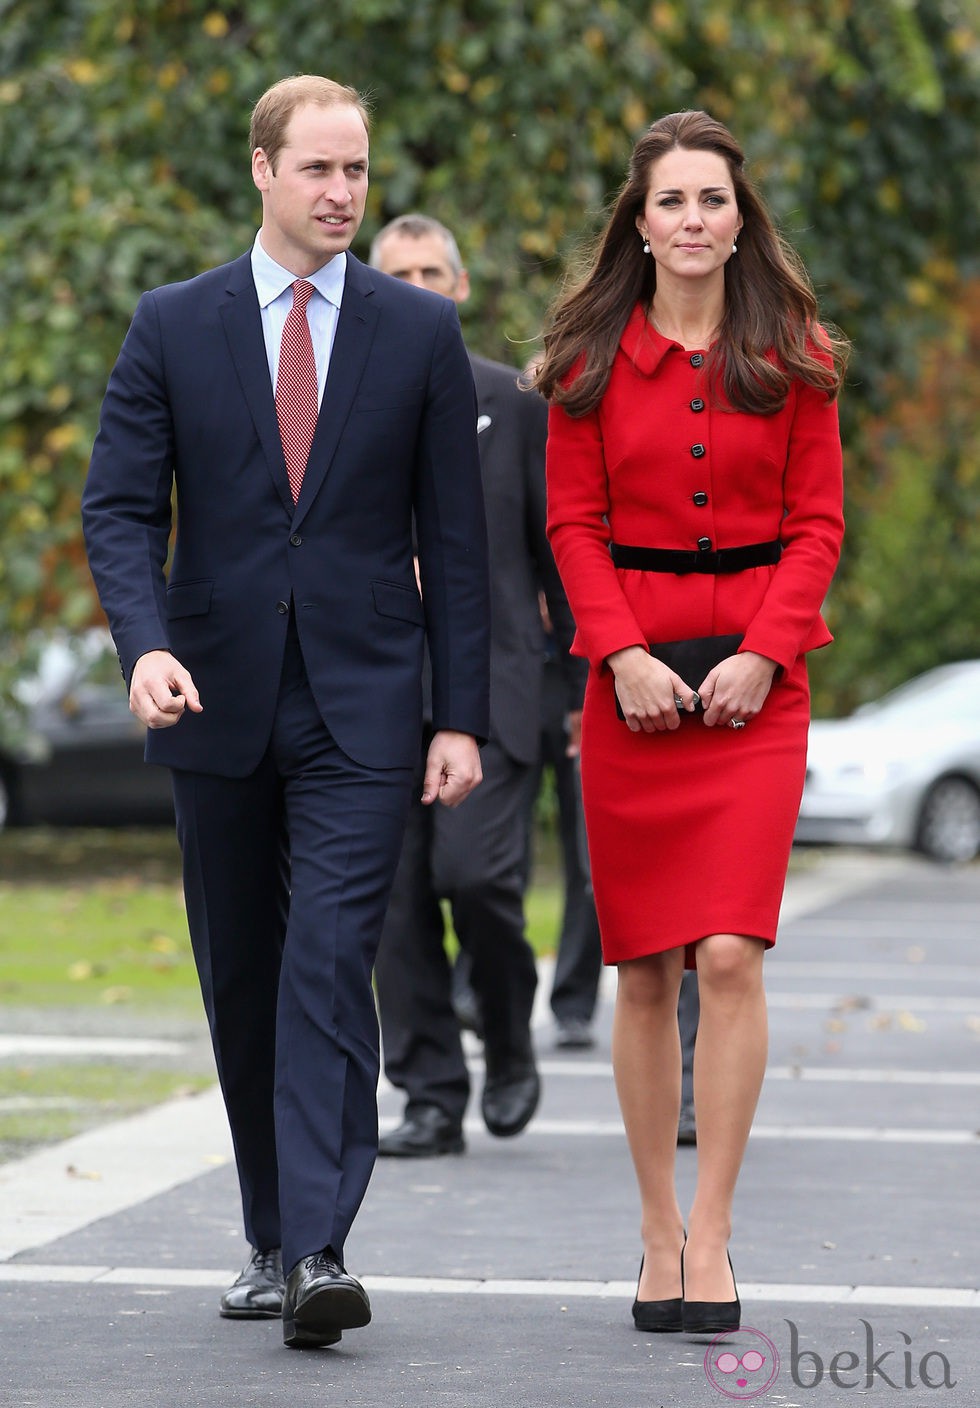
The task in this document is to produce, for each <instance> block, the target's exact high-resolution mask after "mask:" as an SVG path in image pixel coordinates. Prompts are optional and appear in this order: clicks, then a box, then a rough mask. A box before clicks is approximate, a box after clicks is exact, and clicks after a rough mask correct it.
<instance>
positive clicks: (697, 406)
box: [691, 396, 704, 412]
mask: <svg viewBox="0 0 980 1408" xmlns="http://www.w3.org/2000/svg"><path fill="white" fill-rule="evenodd" d="M691 410H692V411H695V412H697V411H703V410H704V402H703V401H702V400H701V397H700V396H695V398H694V400H693V401H692V402H691Z"/></svg>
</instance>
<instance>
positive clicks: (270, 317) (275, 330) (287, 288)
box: [252, 234, 347, 402]
mask: <svg viewBox="0 0 980 1408" xmlns="http://www.w3.org/2000/svg"><path fill="white" fill-rule="evenodd" d="M346 274H347V253H346V251H344V250H342V251H341V252H340V254H335V255H334V257H333V258H332V259H331V260H330V261H329V262H328V263H326V264H324V265H322V266H321V267H320V268H319V269H317V271H316V273H315V274H308V275H306V281H307V283H311V284H312V285H313V287H314V288H315V289H316V293H314V294H313V296H312V297H311V298H310V301H309V303H308V304H307V306H306V321H307V322H308V323H309V325H310V337H311V338H312V339H313V357H314V360H315V361H316V386H317V400H318V402H320V401H322V400H323V388H324V386H325V385H326V381H327V371H328V369H329V367H330V353H331V352H332V351H333V340H334V338H335V337H336V335H337V318H338V317H339V315H340V303H341V299H342V298H343V296H344V278H345V276H346ZM297 277H298V276H297V275H296V274H291V273H290V272H289V270H288V269H284V268H283V267H282V265H281V264H277V263H276V261H275V260H274V259H273V258H271V256H270V255H268V254H266V252H265V250H264V249H263V247H262V240H261V238H260V235H258V234H257V235H256V236H255V243H254V244H253V245H252V278H253V279H254V280H255V292H256V293H257V294H258V298H259V308H260V309H261V310H262V336H263V338H264V339H265V354H266V357H267V358H268V361H269V376H270V378H271V379H272V390H273V393H274V392H275V389H276V375H277V373H278V371H279V348H280V346H281V344H282V330H283V325H284V324H285V322H286V318H287V317H288V315H289V312H290V310H291V308H292V306H293V284H294V283H295V282H296V279H297Z"/></svg>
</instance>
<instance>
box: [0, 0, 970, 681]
mask: <svg viewBox="0 0 980 1408" xmlns="http://www.w3.org/2000/svg"><path fill="white" fill-rule="evenodd" d="M976 18H977V11H976V0H810V3H808V4H806V5H802V4H786V5H773V4H772V3H771V0H411V3H409V0H333V3H332V4H331V5H323V4H322V3H320V0H316V3H314V2H313V0H288V3H286V4H283V3H282V0H240V3H238V4H231V3H227V0H210V3H209V0H142V3H141V4H140V5H139V6H138V7H137V6H131V7H121V6H119V5H118V4H117V3H115V0H46V3H43V4H38V0H0V133H2V136H3V138H4V141H3V150H4V153H5V167H6V170H5V181H4V187H3V196H2V197H0V200H2V205H0V361H2V365H3V367H4V380H3V386H2V389H0V540H2V542H3V544H4V549H3V554H2V558H0V642H5V643H6V645H7V647H8V650H9V649H16V647H17V646H18V644H19V642H20V641H21V640H22V638H23V636H24V634H25V632H26V631H27V630H28V629H29V628H30V627H31V626H32V625H33V624H35V623H37V622H39V621H42V620H51V619H60V620H63V621H66V622H68V623H72V622H78V621H81V620H83V619H87V618H88V617H89V616H90V614H91V611H92V595H91V589H90V586H89V583H88V578H87V573H86V571H85V568H84V561H83V554H82V551H81V546H80V542H79V529H78V499H79V493H80V488H81V484H82V482H83V479H84V473H85V467H86V462H87V456H88V452H89V448H90V445H91V440H92V437H93V434H94V431H95V425H96V420H97V414H98V406H99V401H100V399H101V394H102V391H103V389H104V385H105V380H106V377H107V375H108V371H109V368H110V367H111V364H112V361H113V359H114V357H115V354H116V352H117V350H118V347H119V343H120V341H121V339H122V336H123V334H124V332H125V328H126V325H127V322H128V319H129V316H130V314H131V312H132V308H133V306H134V304H135V302H136V299H137V297H138V295H139V293H140V292H141V291H142V290H143V289H144V288H146V287H149V286H152V285H154V284H158V283H160V282H164V281H167V280H171V279H178V278H184V277H188V276H190V275H193V274H194V273H196V272H198V271H199V270H200V269H202V268H204V267H206V266H208V265H211V264H214V263H216V262H219V261H221V260H223V259H227V258H230V257H232V256H233V255H234V254H236V253H237V252H239V251H240V250H241V249H242V248H244V247H245V246H246V245H247V243H248V241H249V240H250V238H251V236H252V233H253V231H254V228H255V223H256V220H257V216H258V201H257V198H256V195H255V192H254V190H253V189H252V187H251V184H250V182H249V180H248V174H247V151H246V130H247V114H248V110H249V108H250V106H251V104H252V103H253V102H254V100H255V98H256V97H257V96H258V95H259V93H260V92H261V91H262V90H263V88H265V87H266V86H267V85H268V84H269V83H270V82H272V81H274V80H275V79H277V78H279V77H281V76H282V75H283V74H286V73H290V72H299V71H303V70H308V69H311V68H313V69H320V70H323V71H327V72H329V73H331V74H332V75H334V76H337V77H339V78H341V79H342V80H343V81H345V82H350V83H352V84H353V85H354V86H356V87H358V88H360V89H361V90H362V91H367V92H369V93H370V94H371V97H372V101H373V103H374V106H375V112H376V116H375V130H374V133H373V139H372V181H373V186H372V194H371V198H370V203H369V210H368V218H367V220H366V222H365V227H364V230H363V233H362V237H361V240H360V242H359V244H358V246H357V249H358V251H359V252H361V253H363V252H364V250H365V249H366V243H367V240H368V239H369V238H370V235H371V233H372V232H373V230H374V229H375V228H377V226H378V225H379V224H380V223H381V222H382V221H383V220H385V219H387V218H389V217H390V216H392V215H394V214H397V213H400V212H402V211H404V210H406V209H410V208H424V209H426V210H428V211H430V212H431V213H433V214H435V215H437V216H439V217H440V218H441V219H443V220H445V221H446V223H447V224H449V225H451V226H452V227H453V229H454V230H455V231H456V233H457V235H458V238H459V241H460V245H461V247H462V249H463V251H464V256H465V258H466V260H467V263H468V265H469V268H470V271H471V275H472V279H473V285H474V294H473V297H472V299H471V301H470V303H469V304H468V305H466V307H465V309H464V317H465V324H466V334H467V339H468V341H469V342H470V343H471V345H472V346H473V347H474V348H476V349H477V350H480V351H483V352H485V353H487V354H488V355H491V356H495V357H498V358H502V359H504V360H511V361H513V362H515V363H520V362H522V361H523V360H524V359H525V357H526V356H527V355H529V353H530V351H531V350H532V347H533V344H534V339H535V337H536V336H537V334H538V333H539V330H540V327H541V324H542V319H543V317H544V314H545V310H546V308H547V306H548V304H549V302H550V300H551V297H552V296H553V293H554V290H555V287H556V284H557V282H558V281H559V280H560V279H562V278H563V277H564V276H565V273H566V270H568V269H569V268H570V267H573V266H574V264H575V261H576V257H577V253H578V251H579V249H580V248H581V246H582V243H583V240H584V239H586V238H587V237H588V236H589V234H590V233H591V232H592V231H593V230H594V229H595V228H596V227H597V224H598V222H599V219H600V217H601V211H602V207H603V205H604V202H605V201H606V200H607V198H608V196H609V195H610V194H611V193H612V192H613V191H614V190H615V189H616V187H617V186H618V184H619V182H620V180H621V177H622V172H623V167H624V164H625V160H626V157H627V155H628V152H629V149H630V146H631V145H632V141H633V139H634V138H635V136H636V134H637V133H638V132H639V131H640V130H641V129H642V127H643V126H644V125H645V124H646V123H647V122H649V121H650V120H652V118H653V117H655V116H656V115H658V114H659V113H661V112H665V111H669V110H671V109H675V108H679V107H692V106H701V107H706V108H708V109H709V110H710V111H712V112H713V113H715V114H716V115H717V116H718V117H720V118H722V120H724V121H727V122H729V123H731V125H732V126H733V128H734V129H735V130H736V131H737V132H738V134H739V136H740V137H741V139H742V140H743V142H744V144H745V146H746V148H747V150H748V152H749V153H750V156H751V159H752V165H753V168H754V171H755V173H756V174H757V175H758V177H759V178H760V179H761V181H762V183H763V185H764V187H765V189H766V191H767V194H768V195H769V197H770V200H771V201H772V203H773V205H774V207H775V209H776V211H777V214H778V215H779V217H780V219H781V221H782V223H783V225H784V227H785V228H786V230H787V232H788V233H789V234H790V236H791V238H793V240H794V242H795V243H796V244H797V245H798V246H799V248H800V249H801V251H802V253H803V255H804V257H805V259H806V260H807V263H808V265H809V267H810V268H811V270H812V272H813V274H814V278H815V281H816V282H817V284H818V287H819V290H820V293H821V297H822V301H823V305H824V308H825V311H826V314H827V316H828V317H829V318H830V319H831V320H832V321H834V322H837V323H839V324H840V325H841V326H842V327H843V328H844V329H845V331H846V332H847V333H848V334H849V335H850V336H851V337H852V338H853V339H854V341H855V345H856V355H855V359H854V363H853V372H852V377H851V385H850V387H849V390H848V393H847V395H846V396H845V399H844V415H845V427H846V436H847V442H848V462H849V482H850V483H851V485H852V486H853V493H852V500H853V502H852V504H851V508H850V514H849V517H850V521H851V522H852V524H853V529H852V538H851V542H850V544H849V549H848V559H847V562H846V564H845V568H844V571H843V573H842V576H841V581H840V586H839V588H838V595H840V596H841V599H842V600H846V601H847V603H848V605H849V607H851V606H854V603H855V601H859V598H860V594H859V593H857V594H855V593H854V592H852V593H851V594H850V595H847V588H848V583H849V582H850V580H851V577H852V575H853V574H854V573H855V572H857V570H858V567H859V565H860V563H861V559H862V554H863V550H864V549H863V544H864V542H865V529H866V524H867V523H868V522H870V518H868V517H866V514H868V513H870V512H871V511H872V510H874V503H875V496H874V494H873V493H871V492H869V486H874V485H875V483H876V482H877V481H878V479H879V477H880V475H881V473H882V468H881V461H880V457H878V458H876V457H875V454H874V453H872V448H871V446H870V443H868V444H866V437H865V435H864V429H863V428H864V426H865V424H866V423H867V422H868V421H869V420H870V419H871V418H880V417H887V415H888V414H889V411H890V408H891V407H892V406H893V405H894V404H896V402H897V403H898V404H902V403H903V402H904V401H905V400H906V399H908V398H909V397H910V395H914V390H913V388H914V387H915V385H916V377H917V375H918V367H919V364H920V358H921V355H922V351H923V347H924V346H925V345H926V344H928V342H929V341H930V340H931V339H935V338H937V337H940V336H941V335H942V334H943V331H944V328H945V326H946V324H947V321H948V317H949V310H950V308H951V306H953V305H954V304H955V302H956V300H957V297H958V291H959V289H960V288H961V286H962V284H963V280H964V279H965V278H966V277H968V276H969V275H970V274H971V273H972V272H973V270H974V269H975V259H976V250H977V248H978V244H980V239H978V237H980V206H978V201H977V197H976V190H977V187H978V183H977V180H976V175H977V173H976V158H975V137H976V130H977V118H978V106H980V104H978V93H980V85H978V83H977V77H978V67H980V36H978V30H977V25H976ZM925 415H926V412H925V409H924V408H922V416H923V419H924V418H925ZM917 443H918V444H919V445H920V446H921V448H922V451H923V453H925V454H928V452H929V437H928V435H925V434H923V435H922V436H920V437H919V440H918V442H917ZM910 453H911V451H910ZM910 473H911V471H910ZM945 511H946V508H945V506H943V505H936V512H945ZM886 570H888V571H891V570H892V568H891V566H890V565H888V564H886ZM856 629H858V630H861V629H863V627H856V625H855V622H854V621H853V620H851V621H850V622H849V625H848V629H847V632H842V647H841V653H842V654H844V653H846V650H847V647H846V646H845V645H843V638H844V637H845V636H847V635H850V634H851V633H853V632H854V631H855V630H856ZM929 648H930V649H931V650H934V651H937V652H942V651H943V650H944V649H945V646H944V645H943V643H942V642H941V641H939V640H937V638H936V637H935V636H932V637H930V641H929ZM971 648H972V649H977V648H978V644H977V642H975V641H974V643H973V645H972V647H971ZM927 653H928V652H927Z"/></svg>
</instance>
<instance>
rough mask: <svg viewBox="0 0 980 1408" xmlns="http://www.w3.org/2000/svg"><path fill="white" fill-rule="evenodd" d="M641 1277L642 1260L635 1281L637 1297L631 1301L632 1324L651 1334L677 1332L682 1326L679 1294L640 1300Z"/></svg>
mask: <svg viewBox="0 0 980 1408" xmlns="http://www.w3.org/2000/svg"><path fill="white" fill-rule="evenodd" d="M642 1279H643V1260H642V1259H641V1261H640V1275H639V1278H638V1279H637V1283H636V1294H637V1299H636V1300H635V1301H634V1302H633V1324H634V1325H635V1326H636V1328H637V1329H638V1330H646V1331H647V1333H648V1334H652V1335H671V1334H678V1333H679V1332H680V1331H681V1329H682V1328H683V1325H682V1322H681V1305H682V1301H681V1298H680V1296H675V1297H674V1298H673V1299H672V1300H640V1299H639V1294H640V1281H641V1280H642Z"/></svg>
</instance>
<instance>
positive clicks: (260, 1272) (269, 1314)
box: [218, 1247, 286, 1320]
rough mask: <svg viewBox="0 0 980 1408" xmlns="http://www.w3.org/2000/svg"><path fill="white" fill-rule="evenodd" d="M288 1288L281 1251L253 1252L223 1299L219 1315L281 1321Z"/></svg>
mask: <svg viewBox="0 0 980 1408" xmlns="http://www.w3.org/2000/svg"><path fill="white" fill-rule="evenodd" d="M285 1289H286V1286H285V1282H284V1281H283V1276H282V1252H280V1250H279V1248H278V1247H273V1249H272V1250H271V1251H268V1252H257V1251H253V1252H252V1255H251V1256H250V1257H249V1259H248V1263H247V1265H246V1266H245V1268H244V1270H243V1271H242V1273H241V1275H240V1276H239V1277H238V1279H237V1281H233V1282H232V1284H231V1285H230V1286H229V1287H228V1289H227V1291H225V1293H224V1295H223V1296H222V1297H221V1300H220V1302H219V1309H218V1313H219V1314H221V1315H223V1316H224V1317H225V1318H226V1319H227V1320H269V1319H273V1318H275V1319H278V1318H279V1316H280V1315H281V1314H282V1297H283V1292H284V1291H285Z"/></svg>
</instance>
